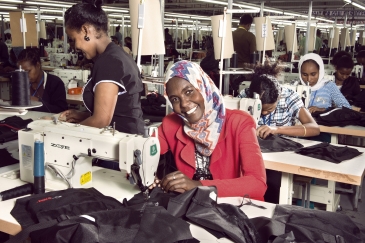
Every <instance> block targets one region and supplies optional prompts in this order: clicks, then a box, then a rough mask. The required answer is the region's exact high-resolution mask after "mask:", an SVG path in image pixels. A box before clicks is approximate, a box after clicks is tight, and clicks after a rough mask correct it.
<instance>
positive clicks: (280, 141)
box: [257, 135, 303, 153]
mask: <svg viewBox="0 0 365 243" xmlns="http://www.w3.org/2000/svg"><path fill="white" fill-rule="evenodd" d="M257 139H258V141H259V144H260V149H261V152H262V153H272V152H283V151H295V150H297V149H298V148H303V145H302V144H300V143H297V142H295V141H292V140H290V139H287V138H284V137H282V136H278V135H269V136H267V137H266V138H265V139H262V138H260V137H258V138H257Z"/></svg>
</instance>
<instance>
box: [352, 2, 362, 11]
mask: <svg viewBox="0 0 365 243" xmlns="http://www.w3.org/2000/svg"><path fill="white" fill-rule="evenodd" d="M351 4H352V5H353V6H355V7H358V8H361V9H363V10H365V6H362V5H360V4H358V3H354V2H352V3H351Z"/></svg>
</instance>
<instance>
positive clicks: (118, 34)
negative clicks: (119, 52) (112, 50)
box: [115, 31, 123, 44]
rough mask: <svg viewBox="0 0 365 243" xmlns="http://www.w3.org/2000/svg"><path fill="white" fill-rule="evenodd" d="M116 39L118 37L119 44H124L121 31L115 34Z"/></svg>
mask: <svg viewBox="0 0 365 243" xmlns="http://www.w3.org/2000/svg"><path fill="white" fill-rule="evenodd" d="M115 37H117V39H118V42H119V44H122V42H123V35H122V33H120V32H119V31H117V32H115Z"/></svg>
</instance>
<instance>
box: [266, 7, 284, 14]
mask: <svg viewBox="0 0 365 243" xmlns="http://www.w3.org/2000/svg"><path fill="white" fill-rule="evenodd" d="M264 12H269V13H277V14H282V13H283V12H284V11H279V10H273V9H267V8H264Z"/></svg>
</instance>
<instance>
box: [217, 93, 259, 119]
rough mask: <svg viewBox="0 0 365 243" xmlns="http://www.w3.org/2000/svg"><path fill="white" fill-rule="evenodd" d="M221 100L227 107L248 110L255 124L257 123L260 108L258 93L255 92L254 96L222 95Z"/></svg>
mask: <svg viewBox="0 0 365 243" xmlns="http://www.w3.org/2000/svg"><path fill="white" fill-rule="evenodd" d="M223 102H224V105H225V107H226V108H228V109H231V110H242V111H246V112H248V113H249V114H250V115H251V116H252V117H253V118H254V120H255V122H256V125H257V124H258V122H259V120H260V117H261V110H262V105H261V100H260V98H259V95H258V94H255V98H237V97H232V96H224V97H223Z"/></svg>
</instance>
